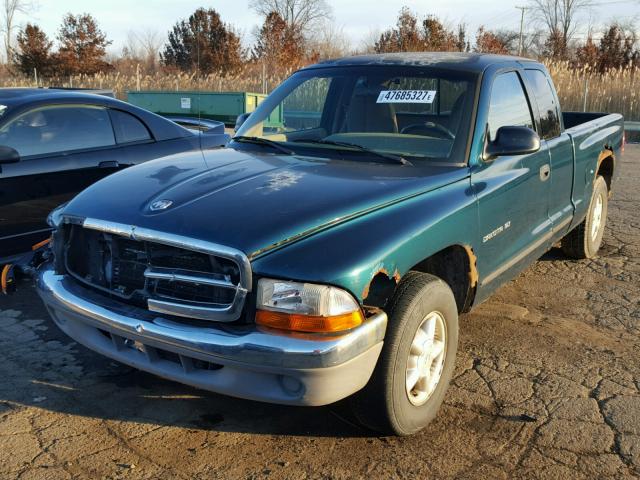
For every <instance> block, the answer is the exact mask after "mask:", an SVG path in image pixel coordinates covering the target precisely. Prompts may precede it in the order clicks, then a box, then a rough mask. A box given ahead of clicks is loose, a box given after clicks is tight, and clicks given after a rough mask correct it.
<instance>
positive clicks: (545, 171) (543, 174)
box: [540, 163, 551, 182]
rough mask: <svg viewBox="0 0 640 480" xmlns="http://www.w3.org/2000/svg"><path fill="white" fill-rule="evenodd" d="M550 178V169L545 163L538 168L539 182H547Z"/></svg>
mask: <svg viewBox="0 0 640 480" xmlns="http://www.w3.org/2000/svg"><path fill="white" fill-rule="evenodd" d="M550 176H551V167H550V166H549V164H548V163H545V164H544V165H542V166H541V167H540V180H541V181H542V182H546V181H547V180H549V177H550Z"/></svg>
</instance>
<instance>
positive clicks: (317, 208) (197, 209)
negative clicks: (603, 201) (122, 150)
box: [64, 149, 468, 258]
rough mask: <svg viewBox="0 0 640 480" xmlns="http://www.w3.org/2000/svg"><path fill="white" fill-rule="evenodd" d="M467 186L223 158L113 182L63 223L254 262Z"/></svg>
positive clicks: (449, 170) (432, 176)
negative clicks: (92, 223)
mask: <svg viewBox="0 0 640 480" xmlns="http://www.w3.org/2000/svg"><path fill="white" fill-rule="evenodd" d="M467 176H468V170H467V169H466V168H460V167H448V166H446V167H443V166H428V165H427V166H401V165H395V164H393V165H390V164H381V163H369V162H366V161H358V160H356V161H345V160H336V159H328V158H317V157H302V156H287V155H274V154H269V153H255V152H250V153H249V152H244V151H236V150H233V149H221V150H214V151H208V152H205V153H204V154H203V153H202V152H190V153H182V154H178V155H172V156H169V157H164V158H161V159H158V160H153V161H150V162H146V163H143V164H141V165H138V166H135V167H131V168H128V169H126V170H124V171H121V172H118V173H116V174H114V175H111V176H109V177H107V178H105V179H103V180H101V181H99V182H97V183H95V184H94V185H92V186H91V187H89V188H88V189H86V190H84V191H83V192H81V193H80V194H79V195H78V196H76V197H75V198H74V199H73V200H72V201H71V202H70V203H69V204H68V205H67V207H66V208H65V210H64V214H65V215H73V216H79V217H87V218H96V219H101V220H107V221H112V222H118V223H123V224H127V225H135V226H138V227H144V228H150V229H154V230H158V231H162V232H167V233H173V234H178V235H184V236H187V237H192V238H197V239H202V240H208V241H212V242H215V243H218V244H221V245H227V246H230V247H234V248H237V249H239V250H241V251H243V252H245V253H246V254H247V255H248V256H249V257H250V258H254V257H256V256H258V255H260V254H262V253H265V252H268V251H270V250H272V249H275V248H278V247H281V246H283V245H286V244H288V243H291V242H293V241H295V240H297V239H301V238H305V237H307V236H309V235H312V234H314V233H316V232H318V231H320V230H323V229H325V228H329V227H331V226H334V225H337V224H339V223H342V222H345V221H348V220H350V219H354V218H357V217H358V216H360V215H363V214H365V213H368V212H370V211H373V210H376V209H378V208H383V207H384V206H386V205H389V204H392V203H395V202H398V201H401V200H402V199H404V198H408V197H412V196H415V195H420V194H422V193H425V192H428V191H430V190H432V189H435V188H438V187H441V186H444V185H447V184H450V183H452V182H456V181H459V180H462V179H463V178H465V177H467ZM163 207H164V208H163Z"/></svg>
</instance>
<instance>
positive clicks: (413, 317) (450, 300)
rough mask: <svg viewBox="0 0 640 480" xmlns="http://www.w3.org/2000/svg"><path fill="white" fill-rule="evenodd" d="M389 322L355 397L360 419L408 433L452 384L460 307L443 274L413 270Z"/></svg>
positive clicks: (400, 287) (383, 428) (428, 416)
mask: <svg viewBox="0 0 640 480" xmlns="http://www.w3.org/2000/svg"><path fill="white" fill-rule="evenodd" d="M386 310H387V313H388V315H389V324H388V326H387V332H386V335H385V340H384V346H383V348H382V353H381V355H380V359H379V360H378V364H377V365H376V369H375V371H374V373H373V375H372V377H371V379H370V381H369V383H368V384H367V386H366V387H365V388H364V389H363V390H361V391H360V392H358V393H357V394H356V395H355V396H354V397H353V398H352V408H353V413H354V416H355V417H356V418H357V419H358V420H359V422H360V423H362V424H363V425H365V426H366V427H369V428H371V429H373V430H377V431H379V432H381V433H383V434H393V435H410V434H412V433H415V432H417V431H419V430H421V429H422V428H424V427H425V426H426V425H427V424H428V423H429V422H430V421H431V420H432V419H433V418H434V417H435V416H436V413H437V412H438V409H439V408H440V405H441V404H442V401H443V399H444V395H445V392H446V390H447V387H448V386H449V382H450V380H451V376H452V375H453V368H454V364H455V357H456V351H457V346H458V309H457V306H456V301H455V298H454V296H453V292H452V291H451V289H450V288H449V286H448V285H447V284H446V283H445V282H443V281H442V280H441V279H439V278H437V277H435V276H433V275H429V274H426V273H420V272H409V273H408V274H407V275H405V277H404V278H403V279H402V281H401V282H400V284H399V285H398V288H397V291H396V293H395V294H394V297H393V298H392V299H391V301H390V302H389V307H388V308H387V309H386Z"/></svg>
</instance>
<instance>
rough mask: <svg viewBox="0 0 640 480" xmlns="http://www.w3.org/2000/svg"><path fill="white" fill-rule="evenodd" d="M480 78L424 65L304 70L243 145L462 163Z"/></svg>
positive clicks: (247, 132)
mask: <svg viewBox="0 0 640 480" xmlns="http://www.w3.org/2000/svg"><path fill="white" fill-rule="evenodd" d="M476 83H477V79H476V77H475V76H474V75H472V74H469V73H468V72H457V71H445V70H439V69H435V68H427V67H417V66H416V67H402V66H394V67H389V66H384V67H381V66H368V67H364V66H363V67H347V66H344V67H339V68H338V67H333V68H313V69H309V70H303V71H300V72H298V73H296V74H294V75H293V76H291V77H290V78H289V79H288V80H287V81H285V82H284V83H283V84H282V85H281V86H280V87H278V88H277V89H276V90H274V92H273V93H272V94H271V95H269V97H268V98H267V99H266V100H265V101H264V102H263V103H262V104H260V106H259V107H258V108H257V109H256V111H255V112H254V113H252V114H251V116H250V117H249V118H248V119H247V120H246V121H245V122H244V123H243V124H242V126H241V127H240V128H239V129H238V131H237V132H236V135H235V137H236V139H237V141H236V142H235V145H236V146H237V145H238V143H239V142H242V141H244V142H248V141H251V143H252V145H254V147H253V148H257V147H255V145H259V146H260V147H261V148H267V147H268V146H270V147H272V148H273V147H277V146H283V147H286V148H288V149H289V150H291V151H294V152H295V153H304V154H308V155H314V154H316V155H322V156H330V155H331V154H330V153H328V152H327V150H341V151H342V153H344V152H349V154H350V155H349V158H356V157H362V156H365V157H366V156H368V157H369V158H371V159H372V160H373V159H374V157H376V158H377V160H381V159H382V158H383V157H385V156H386V157H388V158H390V157H391V156H396V157H397V158H401V159H410V160H411V161H412V162H413V161H414V160H418V161H420V160H424V161H429V162H431V163H442V162H444V163H446V164H462V163H465V161H466V159H465V151H466V144H467V141H468V139H469V134H468V133H469V129H470V124H471V116H472V115H471V112H472V106H473V101H474V96H475V86H476ZM240 137H243V138H240ZM247 137H252V138H251V139H249V138H247ZM258 139H263V141H260V140H258ZM264 140H268V142H265V141H264ZM273 142H277V144H278V145H274V144H273Z"/></svg>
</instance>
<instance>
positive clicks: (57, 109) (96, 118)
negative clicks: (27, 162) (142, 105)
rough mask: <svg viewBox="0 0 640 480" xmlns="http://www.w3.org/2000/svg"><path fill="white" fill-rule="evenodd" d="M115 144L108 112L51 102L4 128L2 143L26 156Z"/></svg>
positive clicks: (92, 107)
mask: <svg viewBox="0 0 640 480" xmlns="http://www.w3.org/2000/svg"><path fill="white" fill-rule="evenodd" d="M115 143H116V142H115V137H114V135H113V128H111V120H110V119H109V114H108V113H107V111H106V110H105V109H104V108H102V107H95V106H89V105H51V106H47V107H42V108H37V109H34V110H29V111H28V112H26V113H23V114H22V115H20V116H19V117H17V118H16V119H14V120H12V121H11V122H9V123H8V124H7V125H5V126H4V127H2V129H0V144H2V145H8V146H10V147H13V148H14V149H16V150H17V151H18V153H19V154H20V156H22V157H27V156H30V155H43V154H55V153H61V152H70V151H74V150H85V149H90V148H98V147H108V146H111V145H115Z"/></svg>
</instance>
